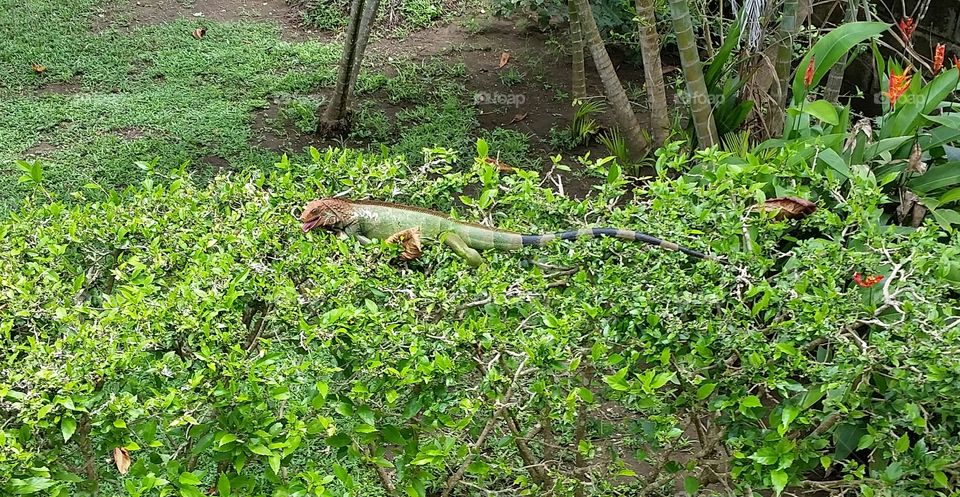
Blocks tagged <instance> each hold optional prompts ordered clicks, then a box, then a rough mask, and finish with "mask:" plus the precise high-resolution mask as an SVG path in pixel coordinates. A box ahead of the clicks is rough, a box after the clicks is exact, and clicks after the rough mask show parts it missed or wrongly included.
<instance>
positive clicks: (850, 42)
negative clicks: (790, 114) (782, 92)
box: [793, 22, 890, 104]
mask: <svg viewBox="0 0 960 497" xmlns="http://www.w3.org/2000/svg"><path fill="white" fill-rule="evenodd" d="M889 27H890V25H889V24H886V23H882V22H851V23H846V24H842V25H840V26H838V27H836V28H834V29H833V30H831V31H830V32H829V33H827V34H826V35H825V36H823V37H822V38H820V39H819V40H817V42H816V43H815V44H814V45H813V48H811V49H810V51H809V52H807V54H806V55H805V56H804V57H803V59H801V60H800V63H799V64H798V65H797V73H796V75H795V76H794V78H793V102H794V103H795V104H796V103H799V102H800V99H802V98H803V97H804V96H805V95H806V93H807V91H806V90H805V88H804V85H803V80H804V76H805V75H806V71H807V66H808V65H809V64H810V58H811V57H816V60H815V62H814V71H813V81H812V83H811V84H810V88H813V87H816V86H817V84H818V83H820V80H821V79H823V77H824V76H826V75H827V73H828V72H830V69H831V68H832V67H833V65H834V64H836V63H837V62H839V61H840V59H841V58H844V57H845V56H846V55H847V54H848V53H849V52H850V51H851V50H853V47H855V46H857V45H858V44H860V43H862V42H863V41H865V40H868V39H870V38H872V37H874V36H877V35H879V34H880V33H882V32H883V31H885V30H886V29H887V28H889Z"/></svg>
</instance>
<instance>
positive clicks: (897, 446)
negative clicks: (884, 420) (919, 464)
mask: <svg viewBox="0 0 960 497" xmlns="http://www.w3.org/2000/svg"><path fill="white" fill-rule="evenodd" d="M909 448H910V437H909V436H907V434H906V433H904V434H903V435H900V438H898V439H897V441H896V442H894V444H893V450H895V451H897V452H906V451H907V449H909Z"/></svg>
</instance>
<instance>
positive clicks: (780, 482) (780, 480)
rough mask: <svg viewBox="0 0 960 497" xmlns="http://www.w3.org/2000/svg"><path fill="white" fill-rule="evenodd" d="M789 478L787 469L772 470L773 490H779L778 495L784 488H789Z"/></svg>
mask: <svg viewBox="0 0 960 497" xmlns="http://www.w3.org/2000/svg"><path fill="white" fill-rule="evenodd" d="M788 479H789V477H788V476H787V473H786V471H784V470H782V469H775V470H773V471H771V472H770V483H772V484H773V490H774V491H775V492H777V495H780V493H782V492H783V489H785V488H787V481H788Z"/></svg>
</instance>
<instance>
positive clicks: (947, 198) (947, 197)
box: [938, 187, 960, 205]
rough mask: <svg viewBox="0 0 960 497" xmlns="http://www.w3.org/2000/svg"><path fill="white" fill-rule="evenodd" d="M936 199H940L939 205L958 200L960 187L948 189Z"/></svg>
mask: <svg viewBox="0 0 960 497" xmlns="http://www.w3.org/2000/svg"><path fill="white" fill-rule="evenodd" d="M938 200H939V201H940V205H944V204H949V203H951V202H956V201H958V200H960V187H957V188H954V189H952V190H950V191H948V192H947V193H944V194H943V195H941V196H940V198H939V199H938Z"/></svg>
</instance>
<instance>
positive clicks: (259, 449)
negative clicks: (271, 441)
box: [247, 444, 273, 456]
mask: <svg viewBox="0 0 960 497" xmlns="http://www.w3.org/2000/svg"><path fill="white" fill-rule="evenodd" d="M247 448H248V449H250V452H253V453H254V454H259V455H261V456H272V455H273V451H271V450H270V449H268V448H266V447H265V446H263V445H262V444H247Z"/></svg>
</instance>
